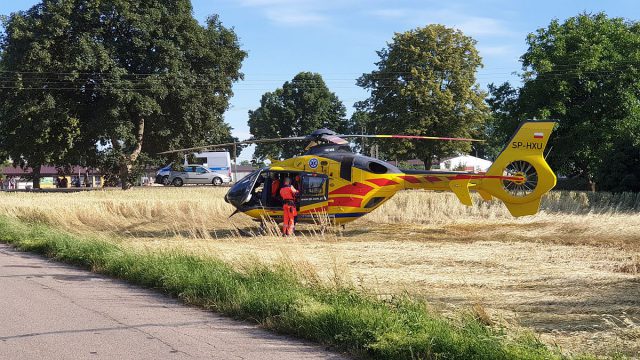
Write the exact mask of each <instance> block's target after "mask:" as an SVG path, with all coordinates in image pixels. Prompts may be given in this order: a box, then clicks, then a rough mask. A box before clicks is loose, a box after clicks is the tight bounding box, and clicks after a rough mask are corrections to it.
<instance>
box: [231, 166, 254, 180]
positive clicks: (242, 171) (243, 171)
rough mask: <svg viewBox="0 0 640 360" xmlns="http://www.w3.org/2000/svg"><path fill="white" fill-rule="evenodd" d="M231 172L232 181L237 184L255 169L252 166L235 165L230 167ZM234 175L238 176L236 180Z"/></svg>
mask: <svg viewBox="0 0 640 360" xmlns="http://www.w3.org/2000/svg"><path fill="white" fill-rule="evenodd" d="M231 170H232V172H233V174H232V175H233V181H234V182H237V181H238V180H240V179H242V178H243V177H245V176H247V175H249V174H251V173H252V172H254V171H256V170H257V169H256V168H254V167H253V166H247V165H237V167H234V166H233V165H232V166H231ZM234 170H235V171H234ZM236 173H237V174H238V178H237V179H236Z"/></svg>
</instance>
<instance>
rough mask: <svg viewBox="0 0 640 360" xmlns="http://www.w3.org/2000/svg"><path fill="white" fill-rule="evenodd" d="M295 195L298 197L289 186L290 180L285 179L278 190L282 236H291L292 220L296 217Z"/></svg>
mask: <svg viewBox="0 0 640 360" xmlns="http://www.w3.org/2000/svg"><path fill="white" fill-rule="evenodd" d="M296 195H298V190H296V188H295V187H293V185H291V178H288V177H287V178H285V179H284V186H282V188H281V189H280V197H281V198H282V202H283V205H282V211H283V217H284V218H283V222H282V234H283V235H284V236H288V235H293V230H294V227H295V223H294V219H295V217H296V216H297V215H298V210H297V209H296V201H295V200H296Z"/></svg>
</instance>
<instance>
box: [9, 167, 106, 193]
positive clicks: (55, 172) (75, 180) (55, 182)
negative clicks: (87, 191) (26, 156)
mask: <svg viewBox="0 0 640 360" xmlns="http://www.w3.org/2000/svg"><path fill="white" fill-rule="evenodd" d="M32 173H33V170H32V169H31V168H26V169H21V168H19V167H14V166H7V167H4V168H0V174H2V175H4V176H6V177H13V178H16V179H17V180H18V181H17V188H18V189H21V190H24V189H28V188H31V187H33V182H32V181H31V180H30V178H31V175H32ZM63 178H64V179H66V181H65V182H66V187H67V188H71V187H102V186H103V178H102V174H100V172H99V171H98V170H96V169H90V168H86V167H82V166H72V167H71V168H70V169H69V171H68V172H62V171H61V170H60V169H58V168H56V167H55V166H41V167H40V187H41V188H43V189H47V188H56V187H65V186H61V185H64V184H61V183H60V180H62V179H63ZM63 183H64V182H63Z"/></svg>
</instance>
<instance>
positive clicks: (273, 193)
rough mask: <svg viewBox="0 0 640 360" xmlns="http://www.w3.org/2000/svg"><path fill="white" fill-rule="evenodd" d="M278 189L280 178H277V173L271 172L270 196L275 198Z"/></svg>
mask: <svg viewBox="0 0 640 360" xmlns="http://www.w3.org/2000/svg"><path fill="white" fill-rule="evenodd" d="M278 190H280V180H278V175H276V174H271V198H275V197H276V195H278Z"/></svg>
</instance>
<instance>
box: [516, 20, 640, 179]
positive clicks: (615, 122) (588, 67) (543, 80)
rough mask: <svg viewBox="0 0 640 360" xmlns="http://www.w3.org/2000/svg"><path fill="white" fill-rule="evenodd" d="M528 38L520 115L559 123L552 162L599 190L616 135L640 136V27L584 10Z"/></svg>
mask: <svg viewBox="0 0 640 360" xmlns="http://www.w3.org/2000/svg"><path fill="white" fill-rule="evenodd" d="M527 43H528V45H529V48H528V50H527V51H526V53H525V54H524V55H523V56H522V63H523V68H524V71H525V73H524V85H523V87H522V89H521V91H520V96H519V100H518V102H519V106H520V107H521V111H520V114H521V116H522V117H527V118H534V117H535V118H546V119H557V120H559V126H558V128H557V131H556V132H555V133H554V136H553V137H552V139H551V146H553V151H552V152H551V155H550V157H549V161H550V163H551V165H552V166H553V167H554V168H555V169H556V170H557V171H559V172H560V173H562V174H565V175H579V176H582V177H584V178H585V179H587V180H588V181H589V182H590V183H591V185H592V188H595V180H596V176H597V174H598V173H599V172H600V169H601V167H602V166H603V163H604V162H605V159H606V154H609V153H611V151H612V150H613V147H614V145H615V143H616V141H617V139H618V138H620V137H623V136H624V137H625V138H632V139H634V138H635V139H637V138H638V137H639V136H640V68H638V63H640V24H638V23H637V22H632V21H627V20H625V19H622V18H609V17H607V15H605V14H604V13H598V14H580V15H578V16H575V17H571V18H569V19H567V20H566V21H564V22H560V21H558V20H553V21H552V22H551V23H550V24H549V26H548V27H546V28H541V29H538V30H537V31H536V32H535V33H532V34H529V36H528V38H527Z"/></svg>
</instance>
